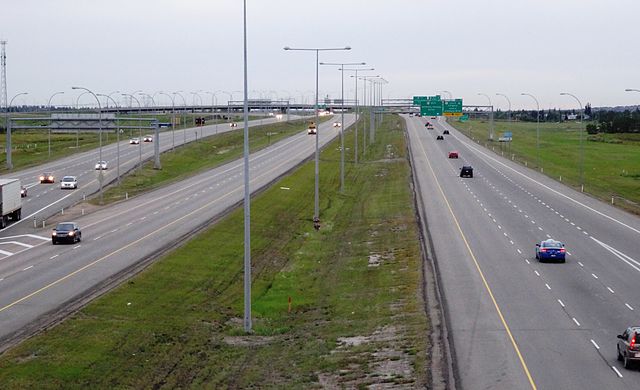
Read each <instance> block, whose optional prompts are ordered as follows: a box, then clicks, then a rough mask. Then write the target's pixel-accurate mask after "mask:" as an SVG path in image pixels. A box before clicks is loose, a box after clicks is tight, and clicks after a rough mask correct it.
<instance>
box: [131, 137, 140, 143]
mask: <svg viewBox="0 0 640 390" xmlns="http://www.w3.org/2000/svg"><path fill="white" fill-rule="evenodd" d="M139 143H140V139H139V138H131V139H129V145H138V144H139Z"/></svg>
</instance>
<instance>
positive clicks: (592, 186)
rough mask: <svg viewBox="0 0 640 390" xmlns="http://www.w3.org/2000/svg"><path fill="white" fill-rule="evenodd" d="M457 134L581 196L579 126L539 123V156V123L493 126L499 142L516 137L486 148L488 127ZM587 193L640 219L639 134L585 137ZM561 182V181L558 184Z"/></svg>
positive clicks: (467, 126) (473, 125)
mask: <svg viewBox="0 0 640 390" xmlns="http://www.w3.org/2000/svg"><path fill="white" fill-rule="evenodd" d="M450 123H451V124H452V125H453V126H455V127H456V128H457V129H458V130H460V131H461V132H462V133H464V134H465V135H467V136H470V137H472V138H473V139H474V140H475V141H477V142H479V143H481V144H483V145H486V146H487V147H488V148H489V149H493V150H494V151H495V152H497V153H500V154H504V156H505V157H508V158H513V159H514V160H517V161H519V162H520V163H522V164H526V165H527V166H528V167H530V168H533V169H538V170H540V169H542V171H543V172H544V173H545V174H546V175H548V176H549V177H551V178H553V179H554V180H562V182H563V183H565V184H567V185H570V186H572V187H574V188H576V189H578V190H580V170H579V166H580V164H579V161H580V132H581V131H582V124H581V123H576V122H563V123H540V154H539V160H538V159H537V158H536V156H537V153H538V152H537V148H536V123H535V122H512V123H509V122H504V121H496V122H495V139H497V138H498V137H499V136H500V135H501V133H502V132H504V131H512V132H513V141H512V142H510V143H506V142H488V141H487V139H488V132H489V123H488V122H487V121H482V120H472V121H468V122H462V123H461V122H458V121H450ZM583 137H584V138H583V149H584V176H583V177H584V191H585V192H587V193H589V194H591V195H593V196H595V197H597V198H599V199H602V200H603V201H606V202H610V201H611V197H612V196H613V197H614V202H615V204H616V205H618V206H620V207H622V208H625V209H627V210H629V211H632V212H635V213H640V191H639V190H640V153H638V148H639V147H640V136H639V135H638V134H599V135H587V133H586V132H584V133H583ZM560 178H562V179H560Z"/></svg>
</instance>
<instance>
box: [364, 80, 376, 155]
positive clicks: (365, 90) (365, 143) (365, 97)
mask: <svg viewBox="0 0 640 390" xmlns="http://www.w3.org/2000/svg"><path fill="white" fill-rule="evenodd" d="M378 77H380V75H375V76H362V77H360V80H362V81H363V83H362V85H363V88H364V91H363V93H362V100H363V104H364V106H365V107H366V106H367V80H368V79H375V78H378ZM369 131H371V130H369ZM366 147H367V119H366V118H365V120H364V122H363V124H362V159H363V160H364V152H365V149H366Z"/></svg>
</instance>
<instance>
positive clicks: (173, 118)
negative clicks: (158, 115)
mask: <svg viewBox="0 0 640 390" xmlns="http://www.w3.org/2000/svg"><path fill="white" fill-rule="evenodd" d="M158 94H160V95H164V96H167V97H168V98H169V99H171V137H172V138H173V145H172V146H171V151H172V152H173V151H175V149H176V140H175V137H173V134H174V130H175V123H176V102H175V99H174V98H173V96H171V95H169V94H168V93H165V92H162V91H160V92H158Z"/></svg>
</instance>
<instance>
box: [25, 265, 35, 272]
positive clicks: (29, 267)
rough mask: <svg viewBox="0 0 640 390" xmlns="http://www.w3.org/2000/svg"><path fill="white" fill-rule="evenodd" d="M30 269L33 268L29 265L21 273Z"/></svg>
mask: <svg viewBox="0 0 640 390" xmlns="http://www.w3.org/2000/svg"><path fill="white" fill-rule="evenodd" d="M31 268H33V266H32V265H30V266H28V267H27V268H25V269H23V271H26V270H29V269H31Z"/></svg>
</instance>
